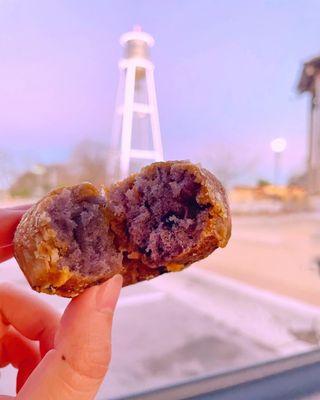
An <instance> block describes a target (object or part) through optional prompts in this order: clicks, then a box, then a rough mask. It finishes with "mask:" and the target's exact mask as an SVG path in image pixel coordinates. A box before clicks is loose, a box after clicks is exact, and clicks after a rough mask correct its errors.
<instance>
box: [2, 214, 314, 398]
mask: <svg viewBox="0 0 320 400" xmlns="http://www.w3.org/2000/svg"><path fill="white" fill-rule="evenodd" d="M319 243H320V224H319V216H318V215H312V214H296V215H294V214H292V215H282V216H276V217H275V216H273V217H272V216H259V217H258V216H255V217H235V218H234V228H233V236H232V240H231V242H230V244H229V246H228V247H227V248H226V249H224V250H219V251H217V252H215V253H214V254H213V255H212V256H210V257H209V258H208V259H206V260H205V261H202V262H201V263H198V264H197V265H195V266H193V267H191V268H190V270H189V271H185V272H182V273H177V274H171V275H167V276H165V277H163V278H162V277H161V278H158V279H156V280H154V281H151V282H148V283H142V284H138V285H136V286H132V287H129V288H125V289H124V290H123V293H122V296H121V299H120V304H119V307H118V310H117V314H116V320H115V324H114V332H113V360H112V364H111V368H110V373H109V375H108V378H107V379H106V381H105V382H104V384H103V386H102V388H101V391H100V393H99V396H98V399H105V398H106V396H107V397H108V398H115V397H119V396H125V395H126V394H128V393H132V392H137V391H143V390H147V389H150V388H155V387H159V386H163V385H170V384H173V383H175V382H177V381H181V380H186V379H191V378H195V377H198V376H201V375H207V374H209V373H218V372H221V371H226V370H228V369H230V368H238V367H241V366H244V365H249V364H253V363H257V362H260V361H264V360H270V359H272V358H275V357H279V352H278V350H279V349H276V348H275V346H273V345H274V343H273V342H274V339H272V340H270V345H268V340H265V339H264V340H262V338H261V340H259V337H261V335H260V334H258V335H256V337H257V338H258V340H256V339H255V338H254V335H252V334H251V333H252V332H249V331H250V330H251V329H247V328H246V327H243V326H242V327H241V324H242V323H243V324H245V323H246V324H248V323H250V319H252V318H253V316H252V315H251V314H250V315H247V319H246V321H244V319H243V314H245V313H246V311H245V310H240V309H239V308H241V307H242V304H244V303H241V302H240V301H238V299H237V298H235V297H234V298H233V297H232V296H230V294H229V292H228V291H225V292H224V289H223V282H224V281H223V279H225V278H221V279H220V281H219V282H220V283H219V285H220V286H219V292H218V289H217V288H218V286H217V285H215V283H214V280H213V281H211V279H209V278H210V276H211V275H212V276H215V277H217V276H219V275H220V276H221V277H222V276H225V277H227V279H229V278H232V279H235V282H236V281H240V282H244V283H246V284H250V285H252V286H253V287H255V288H258V289H260V288H261V289H265V290H267V291H268V292H273V293H277V294H280V295H286V296H289V297H291V298H293V299H296V300H299V301H303V302H306V303H309V304H312V305H316V306H318V305H320V290H319V271H318V266H317V262H318V257H320V246H319ZM217 274H218V275H217ZM206 277H207V278H206ZM0 280H1V281H4V280H8V281H12V282H15V283H16V284H17V285H21V286H24V287H27V284H26V281H25V279H24V277H23V275H22V274H21V272H20V270H19V269H18V266H17V265H16V263H15V261H13V260H11V261H9V262H7V263H5V264H4V265H2V266H1V268H0ZM221 282H222V283H221ZM244 288H246V286H244ZM258 292H259V290H258ZM37 296H39V298H42V299H43V300H44V301H48V302H50V303H51V304H53V305H54V306H55V307H56V308H57V309H59V310H60V311H61V312H62V311H63V309H64V308H65V306H66V304H67V302H68V300H66V299H62V298H59V297H57V296H48V295H44V294H42V295H40V294H37ZM294 304H295V303H294ZM250 306H252V304H250ZM263 307H264V306H263V305H261V306H260V309H261V312H263ZM316 310H317V309H316ZM241 311H242V314H241ZM261 312H260V311H259V315H260V314H261ZM266 315H267V314H266ZM268 318H269V317H263V316H262V319H261V323H266V320H268ZM242 321H243V322H242ZM253 322H254V323H255V326H254V327H255V328H257V325H259V324H260V322H257V321H253ZM267 322H268V321H267ZM271 333H272V334H273V332H271ZM271 337H272V335H270V338H271ZM267 339H268V338H267ZM13 375H14V371H13V369H10V368H9V369H8V368H7V369H5V370H4V371H2V377H1V378H2V379H0V393H1V394H2V393H6V394H7V393H8V394H10V393H13V390H14V382H13Z"/></svg>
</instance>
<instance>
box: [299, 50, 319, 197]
mask: <svg viewBox="0 0 320 400" xmlns="http://www.w3.org/2000/svg"><path fill="white" fill-rule="evenodd" d="M298 90H299V92H300V93H304V92H308V93H310V117H309V134H308V159H307V187H308V192H309V194H316V193H320V56H319V57H315V58H312V59H311V60H309V61H307V62H305V63H304V65H303V69H302V73H301V77H300V80H299V83H298Z"/></svg>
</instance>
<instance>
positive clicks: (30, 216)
mask: <svg viewBox="0 0 320 400" xmlns="http://www.w3.org/2000/svg"><path fill="white" fill-rule="evenodd" d="M159 167H162V168H164V167H169V168H171V169H183V170H184V171H189V172H190V173H192V174H193V175H194V176H195V180H196V182H197V183H199V184H200V191H199V193H198V195H197V202H198V203H199V204H203V205H206V206H208V207H209V208H208V209H209V214H210V218H208V219H207V221H206V224H205V226H204V228H203V230H202V232H201V234H200V237H199V239H198V241H197V243H196V245H194V246H193V247H191V248H189V249H187V250H186V251H184V252H183V253H181V254H179V255H178V256H177V257H175V258H173V259H171V260H170V262H167V263H166V265H163V266H159V267H157V268H150V267H148V259H147V258H146V256H145V255H143V254H141V253H139V252H137V251H136V249H135V248H134V246H133V245H132V244H131V243H130V242H129V241H128V237H127V236H126V235H125V229H124V227H125V221H124V219H123V218H119V216H115V215H114V214H112V213H111V211H110V210H106V209H103V210H101V211H102V214H103V216H104V218H105V219H106V224H109V223H110V224H111V228H112V231H113V232H114V234H115V238H114V239H115V246H116V248H117V250H118V251H119V252H124V260H123V263H122V264H119V266H118V267H116V268H113V270H112V271H111V272H109V273H104V274H102V275H82V274H80V273H79V272H76V271H71V270H70V269H69V268H68V267H67V266H65V267H64V266H61V265H60V264H59V265H58V263H59V260H60V259H61V257H63V255H64V254H65V252H66V250H67V249H66V243H64V242H62V241H61V240H59V238H58V237H57V232H56V231H55V230H54V228H53V226H52V224H51V220H50V216H49V214H48V213H47V210H48V208H49V206H50V205H51V204H52V202H53V200H54V198H55V197H56V196H57V195H59V194H60V193H61V191H62V190H64V188H60V189H56V190H54V191H52V192H50V193H49V194H48V195H47V196H45V197H44V198H43V199H42V200H40V201H39V202H38V203H37V204H35V205H34V206H33V207H32V208H31V209H30V210H28V211H27V212H26V214H25V215H24V216H23V218H22V220H21V222H20V224H19V226H18V228H17V230H16V234H15V239H14V244H15V257H16V259H17V261H18V263H19V265H20V267H21V269H22V271H23V273H24V274H25V276H26V278H27V280H28V281H29V283H30V285H31V287H32V288H33V289H35V290H37V291H39V292H45V293H49V294H58V295H60V296H64V297H74V296H77V295H78V294H79V293H80V292H82V291H83V290H84V289H85V288H86V287H89V286H92V285H95V284H99V283H102V282H103V281H105V280H107V279H109V278H110V277H111V276H113V275H115V274H116V273H121V274H122V275H123V277H124V285H125V286H126V285H130V284H133V283H136V282H140V281H143V280H147V279H151V278H154V277H156V276H159V275H161V274H163V273H166V272H171V271H179V270H181V269H184V268H185V267H187V266H188V265H190V264H192V263H193V262H195V261H198V260H200V259H202V258H204V257H206V256H207V255H209V254H210V253H211V252H212V251H214V250H215V249H216V248H218V247H224V246H226V244H227V242H228V240H229V238H230V234H231V217H230V210H229V206H228V201H227V198H226V194H225V191H224V188H223V187H222V185H221V183H220V182H219V181H218V180H217V179H216V178H215V177H214V176H213V175H212V174H211V173H210V172H208V171H207V170H205V169H203V168H201V167H200V166H199V165H194V164H192V163H190V162H188V161H168V162H159V163H154V164H151V165H149V166H147V167H145V168H143V169H142V170H141V172H140V173H139V174H135V175H132V176H130V177H129V178H127V179H126V180H124V181H122V182H120V183H118V184H115V185H113V186H112V187H111V188H110V189H106V198H107V200H108V198H109V197H110V193H112V191H113V190H116V189H117V188H122V189H123V188H126V187H128V188H130V187H131V186H132V185H133V183H134V181H135V179H136V178H137V176H140V175H141V174H149V173H152V171H155V170H156V169H157V168H159ZM69 189H70V188H69ZM71 189H72V190H74V191H75V193H76V196H78V199H79V200H80V199H81V198H84V197H86V198H88V197H90V196H97V195H99V194H100V193H99V191H98V190H97V189H96V188H95V187H94V186H93V185H92V184H90V183H83V184H80V185H76V186H73V187H71ZM108 234H111V235H112V233H110V231H109V232H108Z"/></svg>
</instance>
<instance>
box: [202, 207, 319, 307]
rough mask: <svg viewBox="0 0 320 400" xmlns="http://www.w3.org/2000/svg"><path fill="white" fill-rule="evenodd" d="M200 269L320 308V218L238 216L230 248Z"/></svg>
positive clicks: (234, 223)
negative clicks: (319, 306)
mask: <svg viewBox="0 0 320 400" xmlns="http://www.w3.org/2000/svg"><path fill="white" fill-rule="evenodd" d="M201 267H203V268H205V269H207V270H209V271H213V272H214V273H219V274H221V275H224V276H228V277H231V278H234V279H237V280H239V281H241V282H245V283H248V284H250V285H253V286H255V287H258V288H262V289H266V290H268V291H271V292H274V293H278V294H282V295H286V296H289V297H292V298H295V299H298V300H302V301H305V302H308V303H310V304H315V305H320V214H319V213H318V214H316V213H314V214H312V213H309V214H308V213H300V214H287V215H273V216H272V215H269V216H268V215H266V216H252V217H250V216H249V217H248V216H246V217H239V216H237V217H235V218H233V234H232V237H231V240H230V243H229V244H228V246H227V247H226V248H225V249H223V250H218V251H216V252H215V253H214V254H212V255H211V256H210V257H208V258H207V259H206V260H205V261H204V262H202V263H201Z"/></svg>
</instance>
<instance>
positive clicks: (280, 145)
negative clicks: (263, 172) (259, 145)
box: [270, 137, 287, 185]
mask: <svg viewBox="0 0 320 400" xmlns="http://www.w3.org/2000/svg"><path fill="white" fill-rule="evenodd" d="M270 147H271V150H272V151H273V154H274V167H273V168H274V169H273V184H274V185H277V184H278V183H279V182H278V180H279V174H280V164H281V154H282V153H283V152H284V150H285V149H286V147H287V141H286V139H285V138H282V137H278V138H275V139H273V140H271V142H270Z"/></svg>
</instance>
